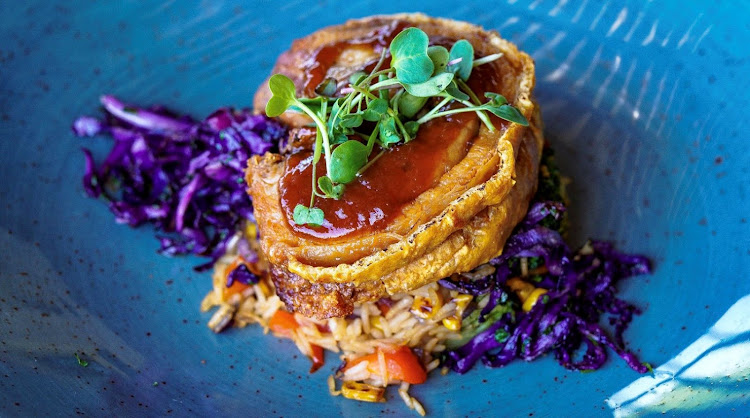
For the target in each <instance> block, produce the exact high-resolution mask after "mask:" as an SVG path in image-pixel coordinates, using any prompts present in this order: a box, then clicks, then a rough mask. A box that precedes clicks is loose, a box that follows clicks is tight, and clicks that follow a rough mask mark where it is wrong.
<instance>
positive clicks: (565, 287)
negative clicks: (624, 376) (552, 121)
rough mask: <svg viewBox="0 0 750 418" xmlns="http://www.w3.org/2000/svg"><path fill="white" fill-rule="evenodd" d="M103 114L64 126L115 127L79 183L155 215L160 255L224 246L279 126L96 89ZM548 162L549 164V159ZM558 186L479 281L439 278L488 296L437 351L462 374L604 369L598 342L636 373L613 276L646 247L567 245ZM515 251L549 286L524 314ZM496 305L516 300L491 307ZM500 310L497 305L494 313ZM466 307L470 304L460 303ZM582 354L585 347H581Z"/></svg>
mask: <svg viewBox="0 0 750 418" xmlns="http://www.w3.org/2000/svg"><path fill="white" fill-rule="evenodd" d="M101 102H102V105H103V106H104V109H105V110H106V112H107V114H106V118H105V119H104V120H99V119H96V118H92V117H88V116H84V117H81V118H78V119H77V120H76V121H75V122H74V123H73V126H72V129H73V132H74V133H75V134H76V135H78V136H94V135H97V134H101V133H107V134H109V135H111V136H112V137H113V138H114V140H115V142H114V146H113V147H112V150H111V151H110V152H109V155H108V156H107V157H106V159H105V160H104V161H103V162H102V163H101V164H100V165H98V166H97V165H96V163H95V162H94V158H93V157H92V154H91V152H90V151H89V150H87V149H84V150H83V152H84V156H85V161H86V168H85V173H84V176H83V186H84V189H85V190H86V192H87V194H88V195H89V196H91V197H103V198H104V199H105V200H106V201H107V202H108V204H109V208H110V210H111V211H112V212H113V213H114V214H115V217H116V220H117V222H120V223H126V224H128V225H131V226H138V225H141V224H143V223H150V224H153V225H154V226H155V227H156V228H157V230H158V231H160V232H161V233H160V234H159V235H158V236H157V238H158V239H159V242H160V244H161V248H160V250H159V251H160V252H161V253H163V254H167V255H175V254H187V253H191V254H197V255H201V256H208V257H211V261H209V262H208V263H205V264H202V265H200V266H198V267H196V269H197V270H204V269H207V268H210V267H211V266H212V265H213V263H214V261H215V260H216V259H218V258H219V257H220V256H222V255H223V254H224V253H225V250H226V247H227V243H228V240H229V239H230V238H231V237H232V236H233V235H234V233H235V232H236V231H237V229H238V227H239V226H240V223H241V222H242V221H243V220H253V219H254V216H253V207H252V202H251V201H250V198H249V197H248V195H247V193H246V192H245V185H244V181H243V174H244V169H245V167H246V161H247V159H248V158H249V157H250V156H251V155H257V154H263V153H265V152H268V151H277V150H278V149H279V144H280V141H283V140H284V139H285V138H286V134H287V133H286V130H285V128H284V127H283V126H282V125H280V124H279V123H278V122H276V121H274V120H272V119H268V118H266V117H265V116H262V115H252V114H251V113H250V111H249V110H247V109H243V110H235V109H230V108H222V109H219V110H217V111H216V112H214V113H213V114H211V115H210V116H209V117H208V118H206V120H204V121H202V122H198V121H195V120H193V119H191V118H190V117H186V116H183V117H179V116H176V115H174V114H173V113H171V112H169V111H167V110H165V109H164V108H161V107H153V108H150V109H141V108H135V107H130V106H126V105H124V104H123V103H121V102H120V101H118V100H117V99H115V98H114V97H112V96H103V97H102V99H101ZM550 171H554V172H556V168H554V167H552V166H550ZM543 190H547V191H548V193H546V194H549V193H555V194H557V195H556V196H553V197H551V199H552V200H553V201H541V202H539V201H538V202H536V203H534V204H533V205H532V207H531V208H530V209H529V212H528V213H527V215H526V217H525V219H524V220H523V221H522V222H521V224H519V226H518V227H517V228H516V231H515V232H514V234H513V235H512V236H511V237H510V238H509V239H508V241H507V243H506V245H505V249H504V252H503V255H501V256H500V257H498V258H497V259H494V260H492V261H491V262H490V263H491V264H492V265H493V266H495V268H496V271H495V273H494V274H492V275H490V276H487V277H484V278H482V279H478V280H471V281H469V280H456V279H450V278H449V279H445V280H441V282H440V283H441V284H442V285H443V286H445V287H448V288H451V289H456V290H459V291H461V292H463V293H468V294H472V295H475V296H478V295H486V297H488V298H489V300H488V303H487V305H486V306H485V307H484V308H483V309H482V310H481V311H480V312H479V315H478V321H479V322H485V321H494V322H493V323H491V324H489V327H486V328H482V329H483V331H482V332H479V333H478V334H477V335H475V336H473V337H472V338H470V339H469V340H468V342H467V343H466V344H464V345H462V346H460V347H459V348H457V349H454V350H451V351H448V352H446V353H445V357H444V360H445V364H446V365H448V366H450V367H451V368H452V369H453V370H455V371H457V372H459V373H464V372H466V371H468V370H469V369H470V368H471V367H473V365H474V364H476V362H477V361H480V360H481V361H482V363H484V364H485V365H487V366H490V367H500V366H503V365H506V364H508V363H509V362H511V361H513V360H515V359H523V360H527V361H528V360H533V359H535V358H537V357H539V356H541V355H544V354H545V353H549V352H552V353H554V355H555V357H556V359H557V360H558V362H559V363H560V364H562V365H563V366H565V367H567V368H569V369H575V370H592V369H598V368H599V367H601V366H602V365H603V364H604V362H605V361H606V359H607V351H606V347H609V348H611V349H612V350H614V351H615V352H616V353H617V354H618V355H619V356H620V357H622V358H623V359H624V360H625V361H626V362H627V364H628V365H629V366H630V367H631V368H633V369H634V370H636V371H638V372H641V373H643V372H645V371H646V370H647V368H648V365H647V364H644V363H641V362H640V361H639V360H638V359H637V358H636V356H635V355H634V354H633V353H632V352H630V351H628V350H627V349H626V348H625V343H624V340H623V332H624V331H625V329H626V328H627V326H628V324H629V323H630V322H631V320H632V317H633V315H634V314H636V313H639V310H638V309H637V308H636V307H635V306H633V305H631V304H629V303H627V302H625V301H623V300H622V299H619V298H617V297H616V292H617V290H616V287H615V285H616V284H617V282H618V281H619V280H620V279H623V278H626V277H629V276H633V275H637V274H644V273H649V272H650V266H649V261H648V260H647V259H646V258H645V257H642V256H637V255H626V254H622V253H619V252H617V251H616V250H614V249H613V248H612V246H611V245H610V244H608V243H605V242H600V241H592V242H590V243H589V244H588V245H587V246H584V247H583V248H582V249H580V250H578V251H577V252H575V253H573V252H572V251H571V250H570V248H569V247H568V246H567V244H566V243H565V241H564V240H563V238H562V236H561V235H560V233H559V232H558V229H559V227H560V224H561V222H560V220H561V216H562V213H563V212H564V211H565V207H564V206H563V205H562V203H560V202H558V201H557V200H559V194H558V193H559V179H557V178H556V177H555V176H553V177H552V178H547V179H541V178H540V192H539V193H538V196H540V195H542V194H543V193H542V191H543ZM237 250H238V252H239V253H240V254H241V255H242V256H243V257H244V258H245V259H246V260H248V261H252V260H254V259H255V257H257V255H256V254H255V253H254V252H253V251H252V250H251V249H250V248H249V246H248V243H247V242H246V241H245V240H244V239H241V240H240V241H239V244H238V247H237ZM521 257H527V258H530V259H539V260H543V262H544V265H545V266H546V267H547V273H545V274H543V275H539V276H537V277H536V283H535V284H534V285H535V286H536V287H541V288H545V289H547V290H548V292H547V293H546V295H545V296H544V297H542V298H540V299H539V300H540V301H541V303H539V302H537V303H536V304H535V305H534V307H533V308H532V309H531V310H530V311H529V312H524V311H523V310H521V309H518V306H517V302H514V300H513V296H511V295H512V294H513V292H511V291H510V289H508V288H507V285H506V282H507V280H508V279H510V278H511V277H516V276H518V274H519V273H518V260H519V258H521ZM235 281H238V282H241V283H245V284H252V283H257V281H258V277H257V276H256V275H254V274H253V273H252V272H250V270H249V269H247V267H246V266H244V265H241V266H239V267H238V268H236V269H234V270H233V271H232V272H231V273H230V274H229V275H228V277H227V286H231V285H232V283H234V282H235ZM504 304H515V306H514V308H515V309H509V310H507V311H508V312H509V313H504V314H503V313H502V312H505V311H503V310H500V311H498V310H497V309H496V308H501V307H502V306H503V305H504ZM497 312H500V313H501V314H498V313H497ZM467 314H468V312H467ZM602 316H606V317H607V318H608V320H609V324H610V325H611V326H612V327H613V328H614V330H613V335H614V337H610V336H609V334H608V333H607V332H606V331H605V330H604V328H603V327H602V326H601V325H600V324H599V323H600V319H601V318H602ZM582 351H583V353H582V354H580V353H581V352H582Z"/></svg>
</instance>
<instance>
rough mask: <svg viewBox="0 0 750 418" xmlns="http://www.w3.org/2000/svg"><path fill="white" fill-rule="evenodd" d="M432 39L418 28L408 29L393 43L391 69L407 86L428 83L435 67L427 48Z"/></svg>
mask: <svg viewBox="0 0 750 418" xmlns="http://www.w3.org/2000/svg"><path fill="white" fill-rule="evenodd" d="M429 43H430V39H429V38H428V37H427V34H426V33H424V32H422V31H421V30H420V29H417V28H408V29H405V30H403V31H402V32H401V33H399V34H398V35H396V37H395V38H393V41H391V46H390V51H391V57H392V59H391V67H392V68H393V69H394V70H396V77H398V79H399V81H401V82H402V83H406V84H416V83H422V82H424V81H427V80H428V79H429V78H430V76H431V75H432V72H433V70H434V69H435V66H434V65H433V63H432V60H431V59H430V57H429V55H427V47H428V45H429Z"/></svg>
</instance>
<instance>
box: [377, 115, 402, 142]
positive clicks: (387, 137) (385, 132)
mask: <svg viewBox="0 0 750 418" xmlns="http://www.w3.org/2000/svg"><path fill="white" fill-rule="evenodd" d="M378 129H379V131H380V132H379V133H380V136H379V138H380V143H381V144H382V145H383V146H384V147H386V148H387V147H388V146H389V145H391V144H395V143H397V142H399V141H401V137H400V136H399V135H398V129H397V128H396V119H394V118H393V116H390V117H388V118H386V119H385V120H383V121H381V122H380V124H379V125H378Z"/></svg>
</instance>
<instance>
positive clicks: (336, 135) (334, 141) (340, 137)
mask: <svg viewBox="0 0 750 418" xmlns="http://www.w3.org/2000/svg"><path fill="white" fill-rule="evenodd" d="M348 140H349V137H348V136H346V134H345V133H343V132H341V131H339V130H336V131H334V132H333V135H332V138H331V145H338V144H343V143H344V142H346V141H348Z"/></svg>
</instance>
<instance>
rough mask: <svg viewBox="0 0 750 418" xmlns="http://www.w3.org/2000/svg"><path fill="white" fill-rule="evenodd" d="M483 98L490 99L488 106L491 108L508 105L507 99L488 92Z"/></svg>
mask: <svg viewBox="0 0 750 418" xmlns="http://www.w3.org/2000/svg"><path fill="white" fill-rule="evenodd" d="M484 97H486V98H488V99H490V101H489V103H488V104H490V105H492V106H502V105H504V104H508V99H506V98H505V96H503V95H502V94H499V93H492V92H489V91H488V92H487V93H484Z"/></svg>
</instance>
